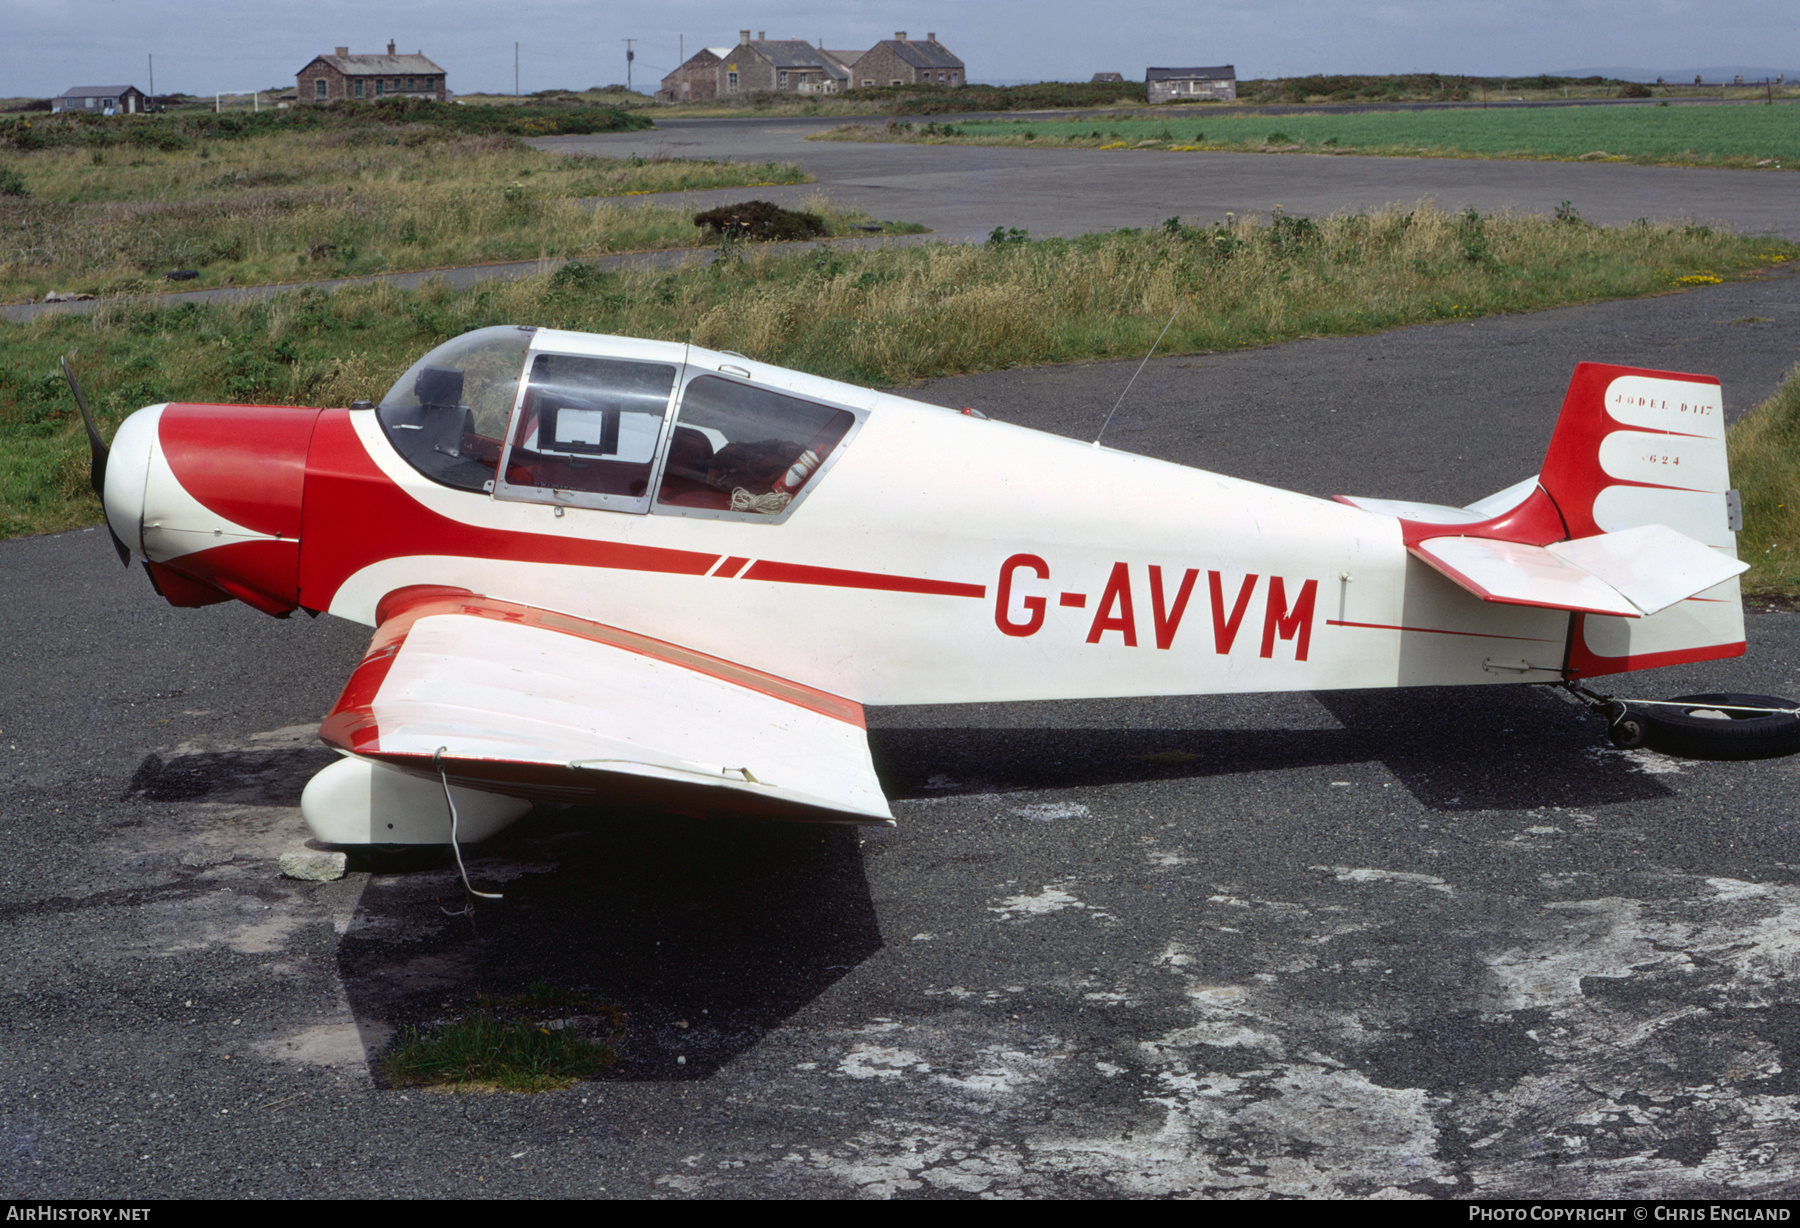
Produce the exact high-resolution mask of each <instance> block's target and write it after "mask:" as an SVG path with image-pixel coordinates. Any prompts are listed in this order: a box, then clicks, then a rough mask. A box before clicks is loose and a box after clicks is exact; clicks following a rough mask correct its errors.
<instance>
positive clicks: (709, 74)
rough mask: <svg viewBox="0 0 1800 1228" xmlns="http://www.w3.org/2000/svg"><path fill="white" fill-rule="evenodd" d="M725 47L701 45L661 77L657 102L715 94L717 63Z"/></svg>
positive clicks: (717, 76)
mask: <svg viewBox="0 0 1800 1228" xmlns="http://www.w3.org/2000/svg"><path fill="white" fill-rule="evenodd" d="M730 50H731V48H729V47H702V48H701V49H700V50H698V51H696V52H695V53H694V54H693V55H690V56H689V57H688V58H687V60H686V61H685V62H684V63H683V64H682V65H681V67H680V68H677V69H676V70H675V71H674V72H672V73H670V74H669V75H668V76H666V77H664V78H663V79H662V88H661V89H659V90H657V91H656V97H657V100H658V101H659V102H694V101H697V100H705V99H709V98H717V97H718V96H719V65H720V64H723V63H724V62H725V56H726V54H727V53H728V52H730Z"/></svg>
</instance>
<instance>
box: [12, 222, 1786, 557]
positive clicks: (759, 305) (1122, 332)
mask: <svg viewBox="0 0 1800 1228" xmlns="http://www.w3.org/2000/svg"><path fill="white" fill-rule="evenodd" d="M1797 257H1800V246H1797V245H1795V244H1792V243H1788V242H1784V241H1780V240H1773V239H1767V238H1744V237H1740V236H1735V235H1729V234H1724V233H1720V232H1717V231H1712V230H1709V229H1707V228H1706V227H1703V226H1682V225H1669V226H1661V225H1649V224H1644V225H1633V226H1627V227H1599V226H1591V225H1587V224H1586V223H1583V222H1582V221H1581V220H1580V219H1579V218H1577V217H1575V216H1574V214H1573V212H1572V211H1570V210H1563V211H1562V215H1561V217H1560V218H1551V217H1542V216H1532V217H1513V216H1499V217H1484V216H1481V215H1479V214H1476V213H1474V212H1473V211H1468V212H1464V213H1461V214H1451V213H1446V212H1444V211H1442V210H1440V209H1437V208H1434V207H1432V206H1430V205H1429V204H1424V205H1419V206H1416V207H1414V208H1412V209H1405V210H1403V209H1390V210H1386V211H1383V212H1380V213H1376V214H1373V215H1361V214H1358V215H1354V216H1342V217H1331V218H1322V219H1310V218H1303V217H1287V216H1281V215H1277V216H1276V217H1275V218H1274V219H1272V220H1271V221H1269V222H1266V223H1265V222H1252V221H1249V220H1239V221H1234V222H1232V223H1231V224H1229V225H1214V226H1207V227H1195V226H1188V225H1186V224H1184V223H1182V222H1181V221H1180V220H1179V219H1174V218H1171V219H1170V220H1169V222H1167V223H1165V224H1164V225H1163V226H1160V227H1157V228H1154V229H1151V230H1141V231H1139V230H1128V231H1115V232H1112V233H1108V234H1096V235H1088V236H1085V237H1083V238H1080V239H1073V240H1062V239H1055V240H1045V241H1041V242H1034V241H1032V240H1031V239H1030V238H1029V236H1027V235H1025V234H1023V233H1022V232H1019V231H1016V230H1014V231H1002V230H996V232H995V235H994V238H993V240H992V241H990V242H989V243H987V244H985V245H976V246H970V245H961V244H946V243H928V244H919V245H916V246H906V247H887V248H879V249H874V250H868V251H851V250H840V249H834V248H823V247H820V248H814V249H812V250H809V251H803V252H797V253H794V252H788V253H783V252H777V251H771V250H769V249H766V248H749V249H744V250H743V251H742V252H741V254H740V253H738V252H731V253H728V254H727V258H726V259H723V260H721V261H720V262H719V263H717V264H715V265H712V266H701V265H700V264H698V263H697V262H693V263H689V264H687V265H685V266H683V267H680V268H673V269H623V270H611V271H597V270H595V269H593V268H591V267H590V266H587V265H582V264H572V265H567V266H565V267H563V268H562V269H560V270H558V271H557V272H555V273H550V274H546V275H543V276H539V277H534V278H529V279H525V280H523V281H518V282H509V283H488V284H485V285H482V286H478V287H475V288H471V289H467V290H452V289H450V288H448V287H447V286H445V285H443V284H441V283H435V284H431V285H427V286H425V287H422V288H420V289H418V290H415V291H400V290H395V289H393V288H392V287H389V286H385V285H374V286H366V287H359V288H355V289H350V290H343V291H339V292H337V293H335V294H331V293H326V292H323V291H319V290H303V291H296V292H294V293H292V294H288V295H283V296H281V297H278V298H275V299H272V300H264V301H261V302H256V303H243V304H232V305H207V306H202V305H199V304H193V303H186V304H166V303H157V302H154V301H149V300H138V301H130V300H127V301H120V302H113V303H108V304H106V305H104V306H102V307H101V309H100V310H98V311H96V312H95V313H93V314H92V315H89V316H59V315H47V316H42V317H39V318H38V319H36V320H34V321H32V322H30V323H28V324H8V325H0V535H4V536H16V535H19V534H23V533H42V532H51V531H56V530H59V529H65V528H73V527H76V526H79V525H84V524H95V523H97V522H98V521H99V519H100V513H99V507H98V504H97V503H96V501H95V500H94V498H93V495H92V493H91V492H90V491H89V490H88V488H87V451H86V443H85V436H84V435H83V433H82V428H81V424H80V421H79V419H78V418H77V417H76V415H75V412H74V405H73V403H72V401H71V399H70V397H69V395H68V392H67V390H66V388H65V387H64V386H63V384H62V380H61V377H60V376H59V375H58V374H57V356H58V355H60V354H64V353H70V352H73V353H74V354H75V355H76V359H75V361H76V367H77V370H78V371H79V373H80V376H81V379H82V383H83V386H84V388H85V390H86V391H87V395H88V397H89V402H90V404H92V405H93V406H95V408H96V411H97V413H98V414H99V415H100V417H101V418H102V421H103V430H104V431H105V432H106V433H108V435H109V436H110V432H111V430H112V428H113V425H114V424H116V423H117V422H118V421H119V420H120V419H121V418H122V417H123V416H124V415H125V414H127V413H129V412H131V411H132V410H134V409H136V408H137V407H138V406H141V405H145V404H151V403H155V402H158V401H165V400H189V401H225V402H257V403H263V404H306V405H344V404H347V403H349V401H350V400H352V399H353V398H356V397H371V398H379V397H380V396H381V395H382V394H383V392H384V391H385V390H386V389H387V387H388V386H389V385H390V384H391V383H392V381H393V380H395V379H396V378H398V377H399V375H400V373H401V372H403V371H404V370H405V369H406V368H407V367H408V366H409V365H411V363H412V362H413V361H414V360H415V359H416V358H417V357H418V356H419V355H420V354H421V353H423V352H424V351H425V350H427V349H429V348H430V347H432V346H434V345H436V344H438V343H439V342H441V341H443V340H446V339H447V338H450V337H453V336H456V335H457V334H459V333H462V332H465V331H467V330H469V329H474V328H480V327H483V326H486V325H490V324H504V323H531V324H538V325H542V326H546V327H553V328H567V329H577V330H585V331H589V332H599V333H617V334H624V335H628V336H640V337H656V338H663V339H668V340H677V341H692V342H694V343H695V344H698V345H704V346H710V347H713V348H716V349H723V350H736V351H738V352H740V353H744V354H748V355H750V356H752V357H754V358H757V359H759V360H763V361H768V362H773V363H779V364H781V365H783V366H788V367H793V368H796V369H799V370H803V371H809V372H813V373H816V374H820V375H825V376H830V377H834V378H838V379H845V380H850V381H854V382H858V383H864V384H876V385H892V384H902V383H906V382H908V381H912V380H917V379H922V378H926V377H930V376H936V375H944V374H952V373H956V372H966V371H980V370H993V369H997V368H1003V367H1009V366H1016V365H1025V364H1036V363H1051V362H1068V361H1073V360H1080V359H1105V358H1120V357H1134V356H1140V355H1142V354H1143V353H1144V352H1145V351H1146V350H1147V349H1148V348H1149V346H1150V344H1151V342H1152V341H1154V340H1155V339H1156V337H1157V334H1158V333H1159V332H1160V331H1161V330H1162V328H1163V326H1164V324H1165V323H1166V322H1167V321H1168V319H1169V317H1170V315H1171V313H1175V312H1176V309H1177V308H1178V307H1179V308H1180V310H1179V313H1178V314H1176V318H1175V322H1174V324H1173V326H1172V327H1171V328H1170V329H1169V333H1168V336H1167V338H1166V339H1165V340H1164V341H1163V344H1162V349H1161V351H1160V352H1162V353H1179V352H1194V351H1200V350H1220V349H1230V348H1237V347H1243V346H1256V345H1266V344H1271V343H1274V342H1279V341H1287V340H1292V339H1294V338H1297V337H1306V336H1328V335H1353V334H1361V333H1372V332H1377V331H1380V330H1383V329H1387V328H1394V327H1398V326H1402V325H1408V324H1420V323H1429V322H1432V321H1438V320H1461V319H1471V318H1474V317H1476V316H1482V315H1488V314H1492V313H1496V312H1520V311H1532V310H1538V309H1542V308H1546V307H1554V306H1560V305H1564V304H1569V303H1577V302H1591V301H1597V300H1603V299H1612V298H1626V297H1631V296H1635V295H1643V294H1652V293H1659V292H1666V291H1670V290H1678V289H1681V288H1683V287H1684V286H1694V285H1705V284H1710V283H1713V282H1717V281H1720V280H1724V279H1731V278H1738V277H1742V276H1746V275H1749V274H1752V273H1754V272H1755V271H1756V270H1758V269H1760V268H1765V267H1767V266H1768V265H1770V264H1772V263H1775V262H1779V261H1785V260H1792V259H1795V258H1797Z"/></svg>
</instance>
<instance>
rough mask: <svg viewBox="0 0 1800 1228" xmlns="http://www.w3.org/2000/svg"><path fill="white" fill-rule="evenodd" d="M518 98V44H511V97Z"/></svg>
mask: <svg viewBox="0 0 1800 1228" xmlns="http://www.w3.org/2000/svg"><path fill="white" fill-rule="evenodd" d="M518 96H519V44H517V43H514V44H513V97H514V98H517V97H518Z"/></svg>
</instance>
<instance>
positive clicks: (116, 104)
mask: <svg viewBox="0 0 1800 1228" xmlns="http://www.w3.org/2000/svg"><path fill="white" fill-rule="evenodd" d="M147 101H148V99H146V97H145V96H144V91H143V90H140V89H139V88H138V87H137V86H135V85H76V86H71V87H70V88H68V89H66V90H64V91H63V92H62V93H61V94H59V95H57V96H56V97H55V98H52V99H51V100H50V110H51V111H52V112H56V111H93V112H94V113H96V114H100V115H104V114H108V113H111V114H115V115H136V114H137V113H138V112H140V111H142V110H144V109H145V106H144V104H145V103H146V102H147Z"/></svg>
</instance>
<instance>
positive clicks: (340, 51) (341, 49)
mask: <svg viewBox="0 0 1800 1228" xmlns="http://www.w3.org/2000/svg"><path fill="white" fill-rule="evenodd" d="M337 53H338V54H339V55H349V54H350V48H348V47H339V48H338V49H337Z"/></svg>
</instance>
